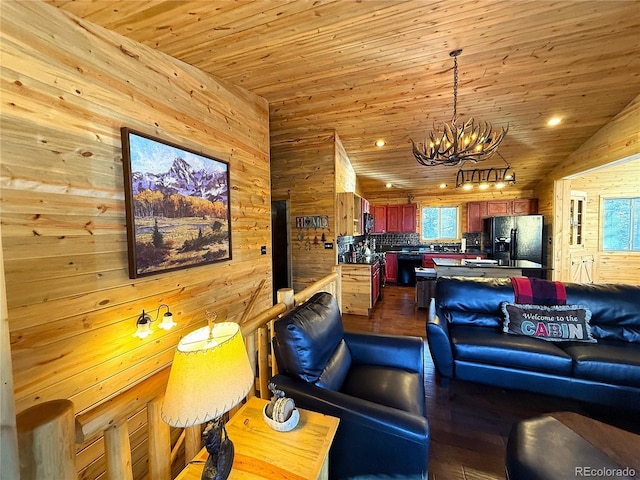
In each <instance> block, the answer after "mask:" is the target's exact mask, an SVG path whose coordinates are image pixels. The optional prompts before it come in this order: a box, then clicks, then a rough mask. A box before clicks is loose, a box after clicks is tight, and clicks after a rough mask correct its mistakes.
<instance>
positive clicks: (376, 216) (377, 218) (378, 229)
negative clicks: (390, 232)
mask: <svg viewBox="0 0 640 480" xmlns="http://www.w3.org/2000/svg"><path fill="white" fill-rule="evenodd" d="M371 213H372V214H373V228H372V229H371V233H385V232H386V231H387V206H386V205H371Z"/></svg>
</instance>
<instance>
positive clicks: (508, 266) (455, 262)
mask: <svg viewBox="0 0 640 480" xmlns="http://www.w3.org/2000/svg"><path fill="white" fill-rule="evenodd" d="M433 265H434V268H435V270H436V278H438V277H455V276H457V277H486V278H504V277H521V276H523V270H524V271H525V276H527V275H531V274H532V273H534V274H538V275H536V276H540V275H539V274H540V273H542V270H545V268H544V267H543V266H542V265H540V264H539V263H535V262H530V261H529V260H512V261H510V262H504V263H498V261H497V260H488V259H475V260H474V259H468V258H462V259H453V258H434V259H433ZM531 276H533V275H531Z"/></svg>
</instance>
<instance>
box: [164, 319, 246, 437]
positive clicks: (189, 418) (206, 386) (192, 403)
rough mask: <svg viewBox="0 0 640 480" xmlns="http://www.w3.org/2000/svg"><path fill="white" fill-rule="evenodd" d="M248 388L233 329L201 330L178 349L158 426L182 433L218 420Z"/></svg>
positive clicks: (243, 359)
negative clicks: (177, 428) (162, 423)
mask: <svg viewBox="0 0 640 480" xmlns="http://www.w3.org/2000/svg"><path fill="white" fill-rule="evenodd" d="M253 382H254V376H253V371H252V369H251V365H250V364H249V358H248V357H247V352H246V350H245V346H244V342H243V340H242V334H241V333H240V327H239V326H238V324H237V323H233V322H223V323H217V324H215V325H214V326H213V328H212V329H211V330H210V329H209V327H208V326H207V327H204V328H200V329H198V330H196V331H194V332H191V333H190V334H188V335H187V336H185V337H184V338H183V339H182V340H181V341H180V343H179V344H178V348H177V350H176V353H175V356H174V358H173V365H172V366H171V373H170V374H169V382H168V383H167V391H166V393H165V397H164V405H163V407H162V420H164V421H165V422H166V423H167V424H169V425H171V426H173V427H181V428H184V427H190V426H193V425H199V424H201V423H205V422H208V421H209V420H213V419H215V418H218V417H219V416H221V415H223V414H224V413H226V412H228V411H229V410H230V409H232V408H233V407H234V406H236V405H237V404H238V403H240V401H242V399H243V398H244V397H246V396H247V393H249V389H250V388H251V386H252V385H253Z"/></svg>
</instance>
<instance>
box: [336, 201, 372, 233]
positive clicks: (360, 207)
mask: <svg viewBox="0 0 640 480" xmlns="http://www.w3.org/2000/svg"><path fill="white" fill-rule="evenodd" d="M336 197H337V198H336V219H337V226H336V229H337V231H338V235H339V236H354V235H363V234H364V229H365V219H364V214H365V213H369V209H370V207H369V202H368V201H367V200H365V199H364V198H362V197H361V196H359V195H356V194H355V193H353V192H344V193H338V194H337V195H336Z"/></svg>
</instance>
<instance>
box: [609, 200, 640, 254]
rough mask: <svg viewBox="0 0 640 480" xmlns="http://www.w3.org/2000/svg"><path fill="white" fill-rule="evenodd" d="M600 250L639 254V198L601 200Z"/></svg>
mask: <svg viewBox="0 0 640 480" xmlns="http://www.w3.org/2000/svg"><path fill="white" fill-rule="evenodd" d="M602 249H603V250H614V251H616V250H617V251H634V252H640V197H634V198H605V199H604V200H603V203H602Z"/></svg>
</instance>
